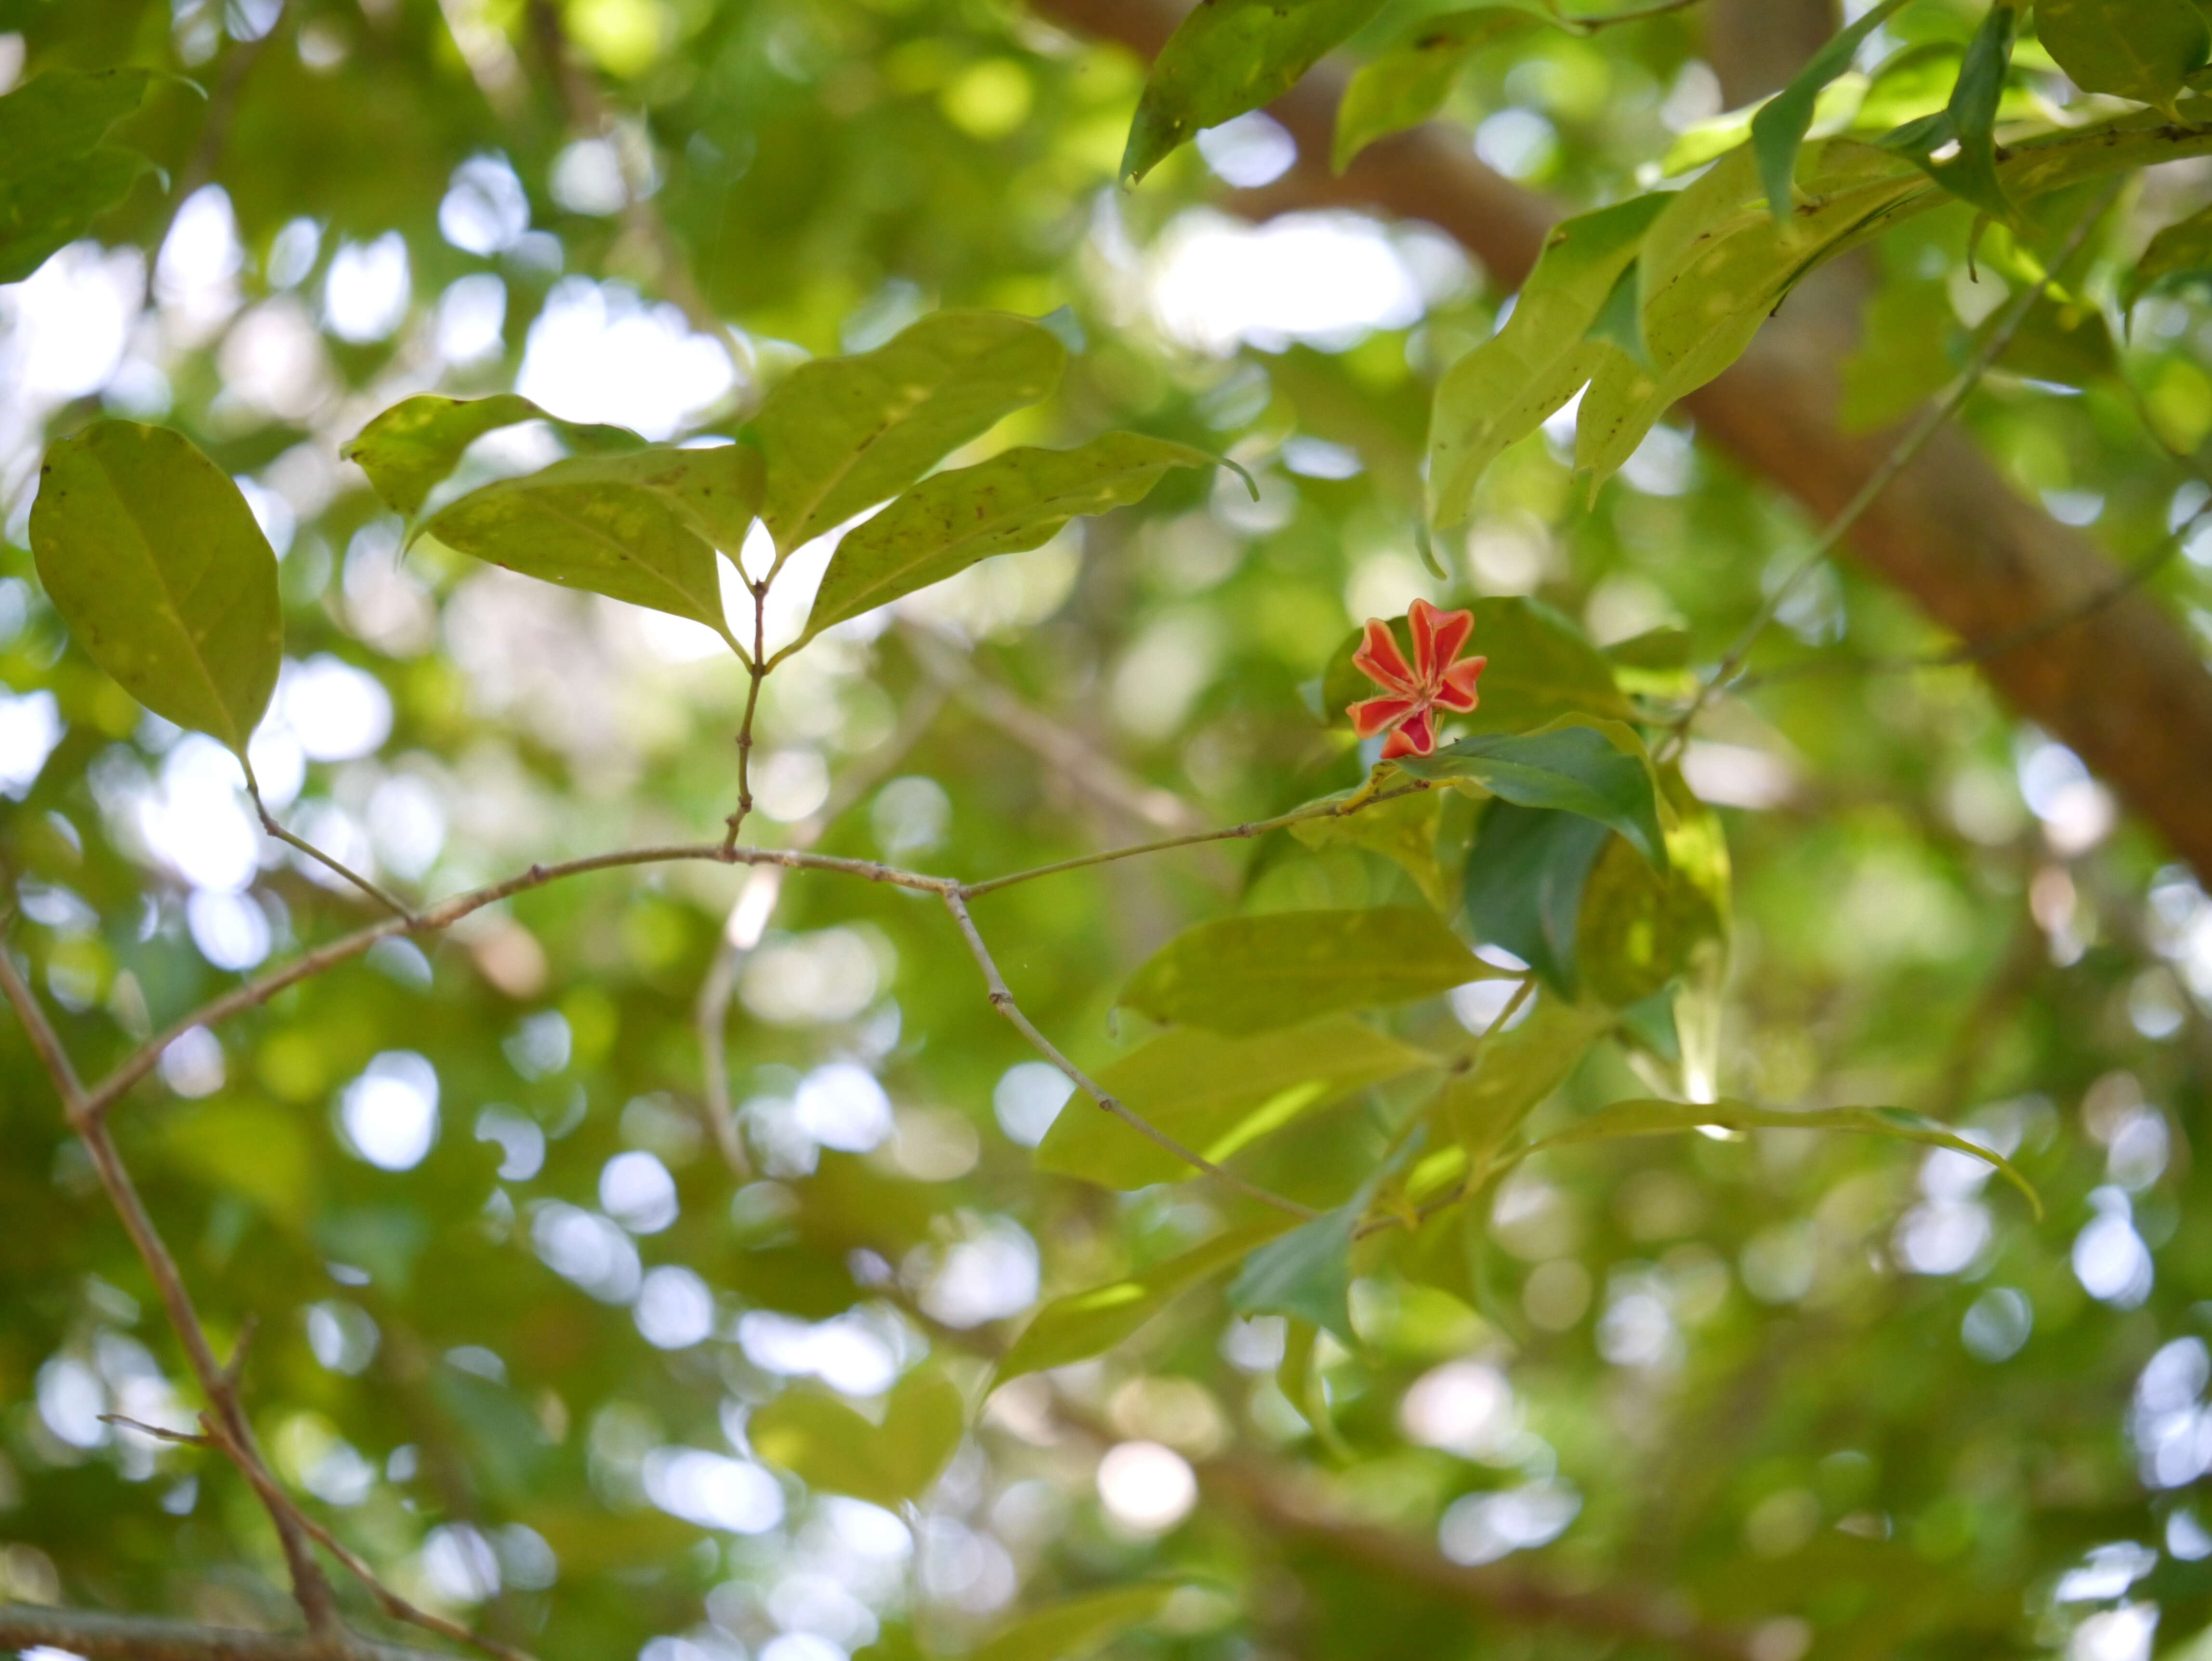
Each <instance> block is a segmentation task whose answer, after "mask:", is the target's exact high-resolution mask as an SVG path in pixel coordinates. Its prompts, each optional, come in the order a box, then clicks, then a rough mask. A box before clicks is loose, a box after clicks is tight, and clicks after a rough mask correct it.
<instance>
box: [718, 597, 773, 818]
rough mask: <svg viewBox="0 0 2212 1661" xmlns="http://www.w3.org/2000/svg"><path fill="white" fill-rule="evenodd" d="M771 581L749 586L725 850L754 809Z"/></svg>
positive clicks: (768, 666) (765, 672) (766, 665)
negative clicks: (732, 804)
mask: <svg viewBox="0 0 2212 1661" xmlns="http://www.w3.org/2000/svg"><path fill="white" fill-rule="evenodd" d="M769 575H770V576H773V575H774V573H772V572H771V573H770V574H769ZM768 585H769V577H763V578H762V579H761V580H760V581H757V582H752V581H748V582H747V583H746V585H745V587H747V588H749V589H750V591H751V593H752V597H753V649H752V654H751V655H750V656H746V654H744V653H743V652H740V653H738V656H739V657H741V658H744V664H745V675H746V685H745V713H744V719H743V720H741V721H738V811H737V812H734V813H732V814H731V815H730V817H729V818H728V819H726V821H725V823H726V824H727V825H728V826H729V831H728V833H727V834H726V835H725V836H724V837H723V838H722V846H723V848H724V849H735V848H736V847H737V845H738V833H739V832H740V831H743V830H744V828H745V816H746V815H747V814H749V813H750V812H752V811H753V716H754V715H756V714H757V713H758V712H759V709H760V695H761V683H762V682H763V681H764V680H766V679H767V678H768V672H769V669H770V668H771V667H772V665H771V664H769V661H768V660H767V658H766V656H765V655H764V654H763V642H764V640H765V637H766V636H767V633H768Z"/></svg>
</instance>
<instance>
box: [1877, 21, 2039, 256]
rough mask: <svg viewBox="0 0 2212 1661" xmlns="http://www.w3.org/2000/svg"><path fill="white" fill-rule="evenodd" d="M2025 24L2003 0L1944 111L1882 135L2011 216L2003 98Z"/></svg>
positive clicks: (1992, 211)
mask: <svg viewBox="0 0 2212 1661" xmlns="http://www.w3.org/2000/svg"><path fill="white" fill-rule="evenodd" d="M2019 27H2020V12H2019V9H2018V8H2017V7H2016V6H2015V5H2014V4H2013V3H2012V0H1997V3H1996V4H1995V5H1992V6H1991V7H1990V9H1989V15H1987V16H1985V17H1984V18H1983V20H1982V24H1981V27H1979V28H1978V29H1977V30H1975V32H1974V38H1973V40H1972V41H1970V42H1969V43H1968V44H1967V46H1966V60H1965V61H1964V62H1963V63H1961V64H1960V66H1959V80H1958V84H1957V85H1956V86H1954V87H1953V88H1952V89H1951V101H1950V103H1949V104H1948V106H1946V107H1945V109H1944V112H1943V114H1942V117H1941V118H1931V119H1929V120H1926V121H1916V122H1912V123H1910V124H1908V125H1905V126H1903V127H1899V129H1898V130H1897V131H1895V132H1893V133H1891V134H1889V135H1888V136H1887V137H1885V138H1883V139H1882V141H1881V142H1882V144H1883V145H1884V147H1885V148H1887V149H1893V150H1895V151H1897V152H1898V153H1899V155H1909V156H1911V158H1912V160H1913V161H1916V162H1917V163H1918V164H1919V165H1920V166H1921V167H1923V168H1925V169H1926V170H1927V173H1928V176H1929V178H1931V179H1934V180H1935V181H1936V183H1937V184H1939V185H1941V186H1942V187H1943V188H1944V189H1945V190H1947V191H1948V192H1951V194H1952V195H1954V196H1956V197H1958V198H1961V199H1962V200H1964V201H1966V202H1969V203H1972V204H1973V205H1974V206H1975V207H1977V208H1979V209H1980V210H1982V211H1983V212H1984V213H1985V214H1988V215H1989V216H1990V217H1991V218H1993V219H1999V220H2006V221H2009V220H2010V219H2011V218H2012V216H2013V206H2012V202H2011V200H2010V198H2008V197H2007V196H2006V195H2005V190H2004V186H2003V185H2002V182H2000V180H1999V179H1998V177H1997V165H1996V120H1997V104H1998V101H1999V100H2001V99H2002V97H2003V96H2004V83H2005V74H2006V71H2007V70H2008V69H2009V68H2010V67H2011V64H2012V46H2013V40H2014V36H2015V33H2016V32H2017V31H2018V29H2019ZM1954 141H1956V143H1957V144H1958V147H1959V148H1958V151H1957V153H1956V154H1955V155H1948V156H1946V157H1945V158H1944V159H1943V160H1942V161H1937V160H1936V152H1937V151H1938V150H1941V149H1944V148H1945V147H1946V146H1948V145H1949V144H1950V143H1953V142H1954Z"/></svg>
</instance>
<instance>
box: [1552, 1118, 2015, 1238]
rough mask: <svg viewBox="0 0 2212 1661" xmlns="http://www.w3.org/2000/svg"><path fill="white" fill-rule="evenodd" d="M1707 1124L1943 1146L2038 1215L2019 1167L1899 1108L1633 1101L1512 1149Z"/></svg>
mask: <svg viewBox="0 0 2212 1661" xmlns="http://www.w3.org/2000/svg"><path fill="white" fill-rule="evenodd" d="M1708 1125H1711V1126H1715V1127H1717V1128H1718V1129H1723V1130H1842V1131H1851V1132H1856V1133H1857V1134H1859V1135H1869V1136H1888V1137H1892V1138H1893V1139H1895V1140H1896V1141H1905V1142H1917V1143H1919V1144H1921V1145H1922V1146H1923V1147H1947V1148H1949V1149H1950V1150H1951V1151H1952V1152H1953V1153H1964V1154H1966V1155H1968V1156H1970V1157H1972V1158H1973V1159H1979V1160H1981V1161H1982V1162H1983V1163H1984V1164H1985V1165H1989V1166H1990V1167H1991V1168H1993V1169H1994V1170H1996V1171H1997V1172H1998V1173H1999V1174H2000V1175H2001V1176H2002V1177H2004V1179H2005V1180H2006V1181H2007V1182H2008V1183H2011V1184H2012V1185H2013V1186H2014V1187H2015V1188H2016V1189H2019V1190H2020V1191H2021V1193H2022V1194H2023V1195H2025V1196H2027V1202H2028V1203H2029V1204H2030V1205H2031V1206H2033V1208H2035V1214H2036V1215H2037V1216H2038V1217H2041V1216H2042V1214H2043V1201H2042V1198H2041V1197H2040V1196H2039V1195H2038V1194H2037V1193H2036V1191H2035V1189H2034V1187H2033V1185H2032V1184H2031V1183H2029V1182H2028V1180H2027V1177H2023V1176H2022V1175H2021V1173H2020V1170H2019V1167H2017V1166H2016V1165H2014V1164H2013V1163H2012V1161H2011V1160H2009V1159H2006V1158H2005V1157H2004V1156H2003V1155H2002V1153H1996V1152H1995V1151H1994V1150H1993V1149H1990V1148H1986V1147H1983V1146H1982V1145H1981V1144H1980V1143H1978V1142H1975V1141H1969V1140H1968V1139H1967V1138H1966V1137H1964V1136H1962V1135H1960V1134H1959V1133H1958V1132H1957V1131H1955V1130H1954V1129H1952V1128H1951V1127H1950V1126H1948V1125H1947V1124H1944V1123H1942V1121H1940V1120H1936V1119H1931V1118H1929V1116H1927V1115H1926V1114H1924V1113H1915V1112H1912V1111H1911V1110H1908V1109H1905V1108H1902V1107H1820V1108H1807V1109H1805V1110H1802V1111H1793V1110H1790V1109H1787V1108H1775V1107H1761V1106H1759V1105H1758V1104H1756V1103H1753V1102H1744V1101H1735V1100H1732V1099H1724V1100H1722V1101H1717V1102H1711V1103H1697V1102H1664V1101H1656V1100H1637V1101H1626V1102H1615V1103H1614V1104H1613V1105H1612V1106H1610V1107H1607V1108H1604V1109H1602V1110H1600V1111H1598V1112H1595V1113H1593V1114H1591V1115H1590V1116H1589V1117H1588V1118H1586V1119H1583V1120H1581V1121H1579V1122H1577V1123H1575V1124H1573V1125H1571V1126H1570V1127H1568V1129H1565V1130H1562V1131H1559V1132H1558V1133H1557V1134H1556V1135H1550V1136H1547V1137H1545V1138H1543V1139H1542V1140H1541V1141H1535V1142H1531V1143H1530V1144H1529V1145H1528V1147H1523V1148H1519V1149H1516V1150H1515V1152H1514V1153H1513V1154H1512V1155H1511V1156H1510V1157H1511V1159H1513V1160H1516V1161H1518V1160H1521V1159H1527V1158H1528V1156H1529V1155H1531V1154H1534V1153H1546V1152H1548V1151H1550V1150H1552V1149H1554V1148H1561V1147H1583V1146H1586V1145H1588V1144H1590V1143H1593V1142H1609V1141H1620V1140H1621V1139H1623V1138H1625V1137H1631V1136H1664V1135H1674V1134H1676V1133H1679V1132H1681V1131H1688V1130H1699V1129H1704V1128H1705V1127H1706V1126H1708Z"/></svg>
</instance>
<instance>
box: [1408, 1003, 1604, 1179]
mask: <svg viewBox="0 0 2212 1661" xmlns="http://www.w3.org/2000/svg"><path fill="white" fill-rule="evenodd" d="M1612 1025H1613V1016H1612V1014H1611V1013H1608V1012H1607V1011H1604V1010H1600V1009H1593V1008H1589V1007H1585V1006H1583V1005H1581V1004H1577V1003H1571V1002H1570V1001H1567V1000H1566V999H1565V998H1562V997H1558V996H1555V995H1553V994H1551V993H1548V992H1544V993H1539V994H1538V995H1537V997H1536V1002H1535V1006H1534V1008H1532V1009H1531V1010H1530V1011H1529V1012H1528V1015H1527V1016H1526V1017H1524V1018H1523V1019H1522V1021H1521V1023H1520V1025H1517V1026H1515V1027H1513V1028H1511V1029H1510V1031H1504V1032H1500V1033H1498V1035H1497V1036H1495V1037H1489V1038H1485V1039H1484V1040H1483V1041H1482V1043H1480V1044H1479V1045H1478V1046H1477V1047H1476V1048H1475V1051H1474V1059H1473V1064H1472V1065H1471V1066H1470V1067H1469V1068H1468V1070H1467V1071H1466V1072H1465V1073H1462V1074H1459V1075H1457V1076H1456V1077H1455V1078H1454V1079H1452V1080H1451V1081H1450V1082H1449V1084H1447V1085H1446V1086H1444V1088H1443V1092H1441V1093H1440V1094H1439V1095H1438V1096H1437V1100H1436V1102H1435V1104H1433V1105H1432V1106H1431V1108H1430V1110H1429V1112H1430V1116H1431V1118H1432V1119H1433V1120H1434V1121H1435V1122H1436V1123H1437V1125H1438V1127H1439V1128H1440V1129H1441V1131H1442V1132H1443V1135H1445V1136H1447V1137H1449V1139H1450V1140H1451V1141H1455V1142H1456V1143H1458V1144H1459V1145H1460V1146H1461V1147H1464V1148H1465V1149H1466V1150H1467V1153H1468V1169H1469V1170H1470V1171H1473V1172H1474V1173H1475V1175H1476V1176H1477V1177H1478V1178H1480V1176H1481V1175H1482V1173H1484V1172H1485V1171H1487V1170H1488V1168H1489V1166H1490V1164H1491V1161H1492V1159H1493V1158H1494V1157H1495V1156H1496V1155H1497V1153H1498V1150H1499V1149H1500V1148H1502V1147H1504V1146H1505V1144H1506V1141H1508V1140H1509V1139H1510V1137H1511V1135H1513V1133H1514V1131H1515V1130H1516V1129H1518V1128H1519V1127H1520V1124H1521V1122H1522V1120H1524V1119H1526V1118H1527V1117H1528V1116H1529V1114H1531V1113H1533V1112H1534V1111H1535V1110H1536V1109H1537V1108H1538V1107H1539V1106H1541V1105H1542V1104H1543V1102H1544V1100H1545V1098H1547V1097H1548V1096H1549V1095H1551V1093H1552V1092H1553V1091H1554V1090H1557V1089H1558V1088H1559V1086H1561V1085H1563V1084H1565V1082H1566V1081H1567V1077H1568V1075H1569V1074H1571V1073H1572V1072H1573V1071H1574V1070H1575V1068H1577V1066H1578V1065H1580V1063H1581V1062H1582V1059H1583V1056H1584V1055H1585V1054H1587V1053H1588V1052H1589V1047H1590V1046H1591V1045H1592V1044H1594V1043H1596V1042H1597V1041H1598V1039H1599V1038H1600V1037H1602V1036H1604V1034H1605V1033H1606V1032H1607V1031H1608V1030H1609V1029H1610V1028H1611V1027H1612Z"/></svg>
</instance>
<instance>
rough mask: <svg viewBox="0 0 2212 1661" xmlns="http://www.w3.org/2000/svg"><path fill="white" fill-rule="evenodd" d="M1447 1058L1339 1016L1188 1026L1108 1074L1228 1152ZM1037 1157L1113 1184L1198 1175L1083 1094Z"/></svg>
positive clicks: (1189, 1137) (1135, 1099)
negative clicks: (1247, 1025) (1219, 1028)
mask: <svg viewBox="0 0 2212 1661" xmlns="http://www.w3.org/2000/svg"><path fill="white" fill-rule="evenodd" d="M1437 1065H1438V1063H1437V1059H1436V1057H1434V1056H1431V1055H1429V1054H1428V1053H1427V1052H1425V1051H1424V1050H1415V1049H1413V1048H1412V1047H1411V1046H1409V1045H1407V1044H1403V1043H1399V1042H1398V1040H1396V1039H1395V1038H1391V1037H1385V1036H1384V1035H1383V1034H1382V1033H1380V1032H1377V1031H1375V1030H1374V1029H1373V1028H1372V1027H1369V1026H1365V1025H1362V1024H1361V1023H1359V1022H1358V1021H1356V1020H1354V1019H1352V1018H1351V1017H1349V1016H1346V1015H1336V1016H1331V1017H1329V1018H1328V1019H1324V1020H1319V1021H1314V1022H1310V1023H1309V1024H1308V1025H1304V1026H1296V1027H1290V1028H1286V1029H1285V1030H1283V1031H1277V1032H1266V1033H1261V1034H1259V1035H1257V1036H1255V1037H1225V1036H1223V1035H1222V1034H1220V1033H1217V1032H1208V1031H1205V1030H1204V1029H1202V1028H1197V1027H1180V1028H1177V1029H1176V1030H1174V1031H1169V1032H1164V1033H1162V1034H1161V1035H1160V1036H1159V1037H1156V1038H1154V1039H1153V1040H1152V1042H1151V1043H1147V1044H1146V1045H1144V1046H1143V1047H1142V1048H1141V1049H1139V1050H1133V1051H1132V1052H1131V1053H1130V1054H1128V1055H1127V1056H1123V1057H1122V1058H1121V1060H1120V1061H1118V1062H1115V1063H1114V1064H1113V1065H1112V1066H1111V1067H1109V1068H1106V1069H1105V1070H1104V1071H1103V1073H1101V1074H1099V1075H1098V1081H1099V1083H1100V1084H1101V1085H1103V1086H1104V1087H1105V1088H1106V1090H1107V1091H1108V1092H1109V1093H1111V1094H1112V1095H1114V1096H1115V1097H1116V1098H1119V1099H1120V1100H1121V1101H1122V1102H1123V1103H1125V1104H1127V1106H1128V1107H1129V1108H1130V1110H1132V1111H1133V1112H1136V1113H1139V1114H1141V1115H1143V1116H1144V1117H1145V1118H1146V1119H1147V1120H1149V1121H1150V1122H1151V1123H1153V1124H1155V1125H1157V1126H1158V1127H1159V1128H1160V1129H1163V1130H1164V1131H1166V1132H1167V1133H1168V1134H1169V1135H1171V1136H1173V1137H1175V1138H1176V1140H1177V1141H1180V1142H1182V1144H1183V1146H1184V1147H1189V1148H1192V1149H1194V1150H1195V1151H1196V1152H1197V1153H1201V1154H1203V1155H1204V1156H1205V1157H1206V1158H1207V1159H1212V1160H1214V1161H1215V1162H1216V1163H1218V1162H1220V1161H1222V1160H1225V1159H1231V1158H1232V1157H1233V1156H1235V1155H1236V1154H1237V1153H1239V1152H1240V1151H1242V1150H1243V1148H1245V1147H1249V1146H1250V1145H1251V1144H1253V1143H1254V1142H1256V1141H1259V1140H1260V1139H1261V1137H1263V1136H1266V1135H1269V1134H1271V1133H1272V1132H1273V1131H1276V1130H1279V1129H1281V1128H1282V1127H1283V1126H1285V1125H1286V1124H1289V1123H1291V1121H1293V1120H1294V1119H1297V1118H1298V1117H1299V1116H1302V1115H1304V1114H1306V1113H1309V1112H1311V1111H1312V1110H1314V1109H1316V1108H1317V1107H1319V1106H1321V1105H1322V1104H1324V1103H1326V1102H1329V1101H1334V1100H1335V1099H1337V1098H1340V1097H1341V1096H1344V1095H1346V1094H1347V1093H1348V1092H1352V1091H1355V1090H1362V1089H1364V1088H1366V1087H1367V1086H1370V1085H1374V1084H1380V1083H1382V1082H1383V1080H1388V1079H1395V1078H1401V1077H1403V1076H1404V1075H1405V1074H1409V1073H1413V1072H1418V1071H1419V1070H1421V1069H1423V1068H1433V1067H1435V1066H1437ZM1036 1160H1037V1165H1038V1166H1039V1168H1040V1169H1042V1170H1045V1171H1056V1172H1058V1173H1060V1175H1062V1176H1067V1177H1081V1178H1082V1179H1083V1180H1084V1181H1085V1182H1091V1183H1098V1184H1099V1185H1100V1186H1101V1187H1103V1188H1119V1189H1133V1188H1146V1187H1149V1186H1151V1185H1152V1183H1167V1182H1177V1181H1181V1180H1182V1178H1184V1177H1190V1176H1194V1175H1195V1174H1196V1173H1195V1172H1194V1170H1193V1169H1192V1167H1191V1166H1189V1165H1186V1164H1185V1163H1184V1162H1183V1161H1182V1160H1181V1159H1177V1158H1176V1156H1175V1155H1174V1154H1172V1153H1169V1152H1168V1151H1167V1150H1166V1149H1164V1148H1163V1147H1159V1146H1158V1144H1157V1143H1154V1142H1152V1141H1149V1140H1148V1139H1146V1137H1145V1136H1143V1135H1140V1134H1139V1133H1138V1132H1137V1131H1135V1130H1133V1129H1130V1127H1129V1126H1127V1125H1126V1124H1124V1123H1121V1121H1120V1120H1119V1119H1117V1118H1115V1117H1114V1116H1112V1115H1111V1114H1109V1113H1104V1112H1102V1111H1100V1110H1098V1109H1097V1108H1096V1107H1093V1106H1091V1105H1090V1104H1088V1103H1086V1102H1085V1101H1084V1100H1083V1099H1082V1098H1077V1099H1076V1100H1075V1101H1073V1103H1071V1104H1069V1105H1068V1106H1067V1107H1066V1108H1065V1109H1063V1110H1061V1112H1060V1116H1059V1117H1058V1118H1057V1119H1055V1120H1054V1121H1053V1124H1052V1129H1050V1130H1049V1131H1048V1132H1047V1133H1046V1134H1045V1139H1044V1141H1043V1142H1042V1144H1041V1145H1040V1146H1039V1147H1038V1148H1037V1151H1036Z"/></svg>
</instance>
